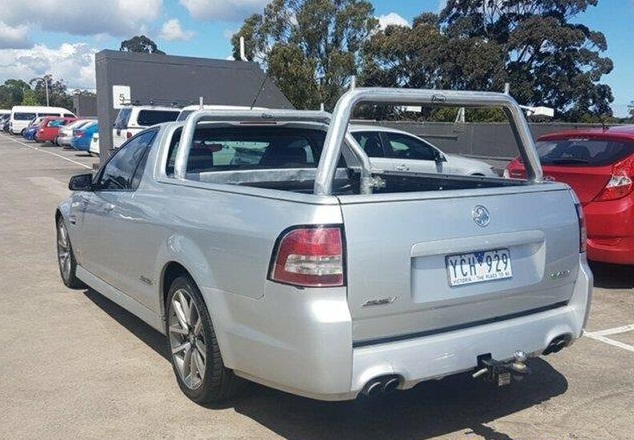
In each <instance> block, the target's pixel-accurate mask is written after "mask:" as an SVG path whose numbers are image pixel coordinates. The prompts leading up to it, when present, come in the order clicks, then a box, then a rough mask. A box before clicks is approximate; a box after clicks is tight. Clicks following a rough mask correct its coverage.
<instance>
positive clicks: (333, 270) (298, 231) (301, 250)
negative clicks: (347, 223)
mask: <svg viewBox="0 0 634 440" xmlns="http://www.w3.org/2000/svg"><path fill="white" fill-rule="evenodd" d="M342 237H343V234H342V230H341V228H340V227H339V226H316V227H314V226H307V227H297V228H295V229H292V230H290V231H288V232H285V233H284V234H283V235H281V236H280V238H279V239H278V241H277V244H276V247H275V249H274V251H273V258H272V264H271V270H270V274H269V279H270V280H271V281H276V282H278V283H283V284H291V285H293V286H298V287H338V286H344V285H345V273H344V245H343V238H342Z"/></svg>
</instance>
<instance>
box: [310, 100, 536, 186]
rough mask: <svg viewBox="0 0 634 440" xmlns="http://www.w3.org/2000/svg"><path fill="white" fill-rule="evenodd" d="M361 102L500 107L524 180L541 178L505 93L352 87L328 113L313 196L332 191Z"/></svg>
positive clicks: (520, 117) (523, 125) (517, 111)
mask: <svg viewBox="0 0 634 440" xmlns="http://www.w3.org/2000/svg"><path fill="white" fill-rule="evenodd" d="M362 102H371V103H392V104H416V105H428V106H431V107H447V106H452V107H502V109H503V110H504V112H505V113H506V116H507V117H508V119H509V123H510V125H511V130H512V131H513V135H514V137H515V140H516V142H517V144H518V146H519V148H520V155H521V157H522V159H523V160H524V163H525V164H526V173H527V178H528V181H529V182H531V183H537V182H540V181H541V179H542V168H541V165H540V163H539V157H538V156H537V150H536V149H535V144H534V143H533V137H532V136H531V133H530V131H529V129H528V124H527V122H526V118H525V117H524V113H523V112H522V109H521V108H520V106H519V105H518V104H517V102H516V101H515V100H514V99H513V98H512V97H510V96H509V95H506V94H503V93H494V92H469V91H453V90H427V89H392V88H355V89H351V90H349V91H348V92H346V93H344V94H343V96H342V97H341V98H340V99H339V101H338V102H337V105H336V106H335V109H334V111H333V113H332V117H331V122H330V127H329V129H328V134H327V135H326V140H325V143H324V148H323V152H322V155H321V158H320V160H319V166H318V168H317V176H316V179H315V187H314V193H315V194H317V195H330V194H332V181H333V177H334V175H335V170H336V169H337V163H338V161H339V157H340V155H341V144H342V142H343V140H344V138H345V136H346V132H347V130H348V123H349V121H350V117H351V116H352V110H353V109H354V108H355V107H356V106H357V105H358V104H359V103H362Z"/></svg>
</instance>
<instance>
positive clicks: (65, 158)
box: [2, 135, 92, 170]
mask: <svg viewBox="0 0 634 440" xmlns="http://www.w3.org/2000/svg"><path fill="white" fill-rule="evenodd" d="M2 137H3V138H5V139H8V140H10V141H13V142H15V143H17V144H20V145H24V146H25V147H27V148H30V149H31V150H37V151H41V152H42V153H46V154H50V155H51V156H57V157H59V158H61V159H64V160H67V161H68V162H72V163H74V164H77V165H80V166H82V167H84V168H88V169H89V170H92V167H91V166H88V165H86V164H83V163H81V162H77V161H76V160H73V159H69V158H67V157H65V156H62V155H61V154H57V153H53V152H52V151H46V150H43V149H41V148H38V147H34V146H32V145H29V144H25V143H24V142H20V141H17V140H15V139H12V138H10V137H9V136H6V135H2Z"/></svg>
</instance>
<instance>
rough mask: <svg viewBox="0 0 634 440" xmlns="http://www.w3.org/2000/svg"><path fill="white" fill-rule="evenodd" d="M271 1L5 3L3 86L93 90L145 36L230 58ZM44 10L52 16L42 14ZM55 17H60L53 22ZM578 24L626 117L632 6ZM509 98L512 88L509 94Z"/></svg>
mask: <svg viewBox="0 0 634 440" xmlns="http://www.w3.org/2000/svg"><path fill="white" fill-rule="evenodd" d="M371 1H372V3H373V5H374V7H375V16H377V17H378V18H382V19H383V20H384V21H387V22H397V23H398V22H401V21H402V20H403V19H404V20H405V21H407V22H409V23H411V21H412V19H413V18H414V17H415V16H416V15H418V14H420V13H421V12H438V11H439V9H440V7H441V5H442V4H443V0H418V1H413V0H400V1H396V0H392V1H389V0H371ZM266 3H267V0H101V1H99V2H95V1H94V0H28V1H24V0H23V1H17V0H0V11H1V12H0V83H1V82H4V81H5V80H6V79H8V78H21V79H25V80H29V79H31V78H33V77H35V76H38V75H39V76H41V75H43V74H46V73H52V74H53V75H54V77H55V78H63V79H64V80H65V82H66V84H67V85H68V87H69V88H70V89H74V88H88V89H92V88H94V53H95V52H98V51H99V50H102V49H115V50H116V49H118V48H119V44H120V43H121V41H122V40H124V39H126V38H129V37H131V36H133V35H136V34H139V33H145V34H146V35H148V36H149V37H150V38H152V39H153V40H154V41H156V42H157V44H158V45H159V47H160V48H161V49H163V50H164V51H165V52H167V53H168V54H173V55H185V56H196V57H209V58H220V59H226V58H227V57H229V56H230V55H231V45H230V42H229V38H230V36H231V34H232V33H233V32H235V31H236V30H237V29H239V28H240V25H241V23H242V21H243V19H244V18H245V17H247V16H248V15H249V14H251V13H253V12H260V11H262V8H263V5H264V4H266ZM43 11H47V13H44V12H43ZM53 17H55V18H53ZM575 21H577V22H580V23H583V24H585V25H587V26H588V27H590V28H591V29H593V30H597V31H601V32H603V33H604V34H605V36H606V38H607V41H608V51H607V52H606V53H605V55H607V56H609V57H610V58H611V59H612V60H613V61H614V70H613V71H612V73H611V74H610V75H607V76H604V77H603V79H602V82H604V83H606V84H608V85H610V86H611V87H612V91H613V93H614V98H615V99H614V103H613V105H612V108H613V110H614V112H615V114H617V115H619V116H624V115H625V114H626V113H627V105H628V104H629V103H630V101H632V100H634V85H633V84H632V78H634V57H633V56H632V55H633V52H634V51H633V50H632V49H631V42H632V41H634V0H599V4H598V6H596V7H590V8H589V9H588V10H587V11H586V12H585V13H583V14H581V15H579V16H578V17H577V18H576V19H575ZM511 93H512V90H511Z"/></svg>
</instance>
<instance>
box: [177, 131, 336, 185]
mask: <svg viewBox="0 0 634 440" xmlns="http://www.w3.org/2000/svg"><path fill="white" fill-rule="evenodd" d="M181 131H182V130H181V129H178V131H177V132H176V133H175V134H174V136H173V138H172V143H171V146H170V150H169V158H168V162H167V166H166V170H165V171H166V174H167V175H172V174H173V173H174V163H175V161H176V153H177V151H178V147H179V141H180V134H181ZM325 136H326V134H325V133H324V132H323V131H320V130H312V129H296V128H287V127H241V128H211V129H198V130H196V134H195V135H194V143H193V145H192V148H191V150H190V154H189V162H188V164H187V171H188V172H206V171H229V170H244V169H258V168H260V169H261V168H298V167H299V168H315V167H317V164H318V162H319V156H320V154H321V149H322V148H323V144H324V139H325Z"/></svg>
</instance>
